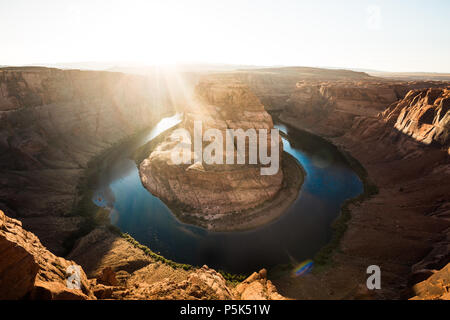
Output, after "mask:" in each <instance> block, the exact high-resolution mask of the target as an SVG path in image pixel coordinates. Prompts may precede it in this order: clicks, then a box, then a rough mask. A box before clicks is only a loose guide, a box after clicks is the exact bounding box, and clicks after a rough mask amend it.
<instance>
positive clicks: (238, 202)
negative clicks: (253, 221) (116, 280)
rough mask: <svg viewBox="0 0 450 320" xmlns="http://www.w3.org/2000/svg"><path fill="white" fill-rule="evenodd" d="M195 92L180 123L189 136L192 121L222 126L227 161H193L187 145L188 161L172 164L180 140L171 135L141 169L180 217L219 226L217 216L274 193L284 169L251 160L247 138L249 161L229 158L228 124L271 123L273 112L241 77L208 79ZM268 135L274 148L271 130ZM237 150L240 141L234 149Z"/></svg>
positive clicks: (247, 206)
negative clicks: (271, 170) (266, 168)
mask: <svg viewBox="0 0 450 320" xmlns="http://www.w3.org/2000/svg"><path fill="white" fill-rule="evenodd" d="M196 92H197V98H198V100H197V101H196V102H195V103H194V104H193V105H192V106H190V107H188V109H187V110H186V112H185V119H184V121H183V124H182V127H183V128H185V129H187V130H188V131H189V132H190V133H191V134H190V135H191V137H193V136H194V134H193V132H194V121H201V122H202V125H203V130H204V131H203V132H205V131H206V130H207V129H209V128H213V129H218V130H220V132H221V133H222V137H224V138H223V139H224V141H223V144H222V145H223V149H221V150H223V155H224V156H223V158H222V161H223V163H224V164H207V163H205V162H204V161H203V162H201V163H200V162H196V163H194V151H195V150H194V148H191V149H189V151H188V152H189V159H190V160H191V162H190V164H181V165H174V164H173V163H172V161H171V154H172V152H173V150H174V148H175V147H176V145H177V142H176V141H175V142H174V141H173V139H174V137H173V136H172V135H171V136H169V137H168V139H166V140H165V141H164V142H162V143H161V144H160V145H158V146H157V147H156V148H155V150H154V151H153V152H152V153H151V154H150V155H149V157H148V158H147V159H145V160H144V161H143V162H142V163H141V164H140V175H141V179H142V182H143V184H144V186H145V187H146V188H147V189H148V190H150V191H151V192H152V193H153V194H154V195H157V196H158V197H160V198H162V199H163V200H165V201H166V202H168V203H169V204H172V205H175V207H176V208H178V209H179V210H178V211H181V215H182V216H181V217H182V219H183V218H184V220H187V218H190V219H197V220H201V221H197V224H201V225H203V226H205V227H207V228H210V229H217V221H216V220H217V219H222V218H223V217H224V216H225V215H230V214H231V215H233V214H234V215H237V214H238V213H239V212H243V211H246V210H248V209H253V208H255V207H257V206H259V205H262V204H263V203H265V202H266V201H268V200H271V199H273V198H274V197H275V196H276V195H277V193H278V192H279V191H280V189H281V188H282V186H283V170H282V169H279V170H278V171H277V172H276V173H275V174H273V175H262V174H261V168H262V167H263V165H261V163H260V162H259V161H258V163H257V164H248V163H249V143H248V141H247V147H246V164H236V161H235V162H234V163H235V164H225V162H226V161H225V158H226V155H227V153H226V150H225V148H226V142H225V138H228V137H227V134H226V132H225V130H226V129H242V130H244V131H246V130H247V129H256V130H259V129H271V128H273V122H272V118H271V116H270V115H269V114H268V113H267V112H266V111H265V110H264V106H263V105H262V104H261V103H260V102H259V100H258V99H257V98H256V96H255V95H254V94H253V93H252V92H251V91H250V90H249V89H248V87H247V86H245V85H242V84H240V83H239V82H229V81H217V80H216V81H204V82H200V83H199V85H198V86H197V87H196ZM267 139H268V144H267V145H268V146H269V152H270V141H271V140H270V139H271V138H270V132H269V134H268V137H267ZM232 143H233V142H232ZM206 145H208V143H205V146H206ZM221 148H222V147H221ZM279 149H280V150H279V154H280V158H278V159H277V160H278V161H280V160H279V159H281V154H282V144H281V143H279ZM235 150H236V142H234V143H233V150H232V152H233V153H234V152H235ZM234 159H236V158H235V156H234ZM280 165H281V161H280ZM227 219H228V218H227ZM240 227H242V225H241V226H240Z"/></svg>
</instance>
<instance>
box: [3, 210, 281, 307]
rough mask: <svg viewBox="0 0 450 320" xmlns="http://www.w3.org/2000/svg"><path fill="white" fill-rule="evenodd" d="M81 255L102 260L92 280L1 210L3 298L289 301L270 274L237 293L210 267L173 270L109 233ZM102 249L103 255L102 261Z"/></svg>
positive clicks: (91, 240)
mask: <svg viewBox="0 0 450 320" xmlns="http://www.w3.org/2000/svg"><path fill="white" fill-rule="evenodd" d="M108 239H109V240H108ZM102 244H107V245H110V247H108V248H106V246H105V245H103V246H102ZM97 246H100V248H97ZM81 250H86V252H85V254H84V255H82V256H81V257H83V258H84V259H89V260H90V262H91V263H92V262H98V259H101V260H102V262H100V263H94V264H95V265H96V268H97V269H96V270H97V271H95V270H94V269H91V274H92V279H89V280H88V277H87V276H86V274H85V272H84V270H83V268H82V267H80V266H79V265H77V264H76V263H75V262H74V261H69V260H66V259H63V258H61V257H57V256H55V255H54V254H52V253H51V252H49V251H48V250H47V249H46V248H45V247H44V246H43V245H42V244H41V243H40V241H39V239H38V238H37V237H36V236H35V235H34V234H32V233H31V232H28V231H26V230H24V229H23V228H22V225H21V223H20V221H18V220H15V219H12V218H9V217H7V216H6V215H5V214H4V213H3V212H2V211H0V299H10V300H15V299H45V300H49V299H61V300H73V299H77V300H79V299H83V300H84V299H96V298H98V299H194V300H198V299H221V300H232V299H256V298H258V299H266V300H268V299H284V297H282V296H281V295H279V294H278V293H277V291H276V288H275V287H274V286H273V285H272V284H271V282H270V281H268V280H266V272H265V271H260V272H259V274H256V273H255V274H254V275H252V276H251V277H249V278H248V279H246V280H245V281H244V282H243V283H242V284H240V285H238V286H237V287H236V290H235V289H233V288H232V287H230V286H229V285H228V284H227V282H226V280H225V279H224V278H223V276H222V275H221V274H219V273H218V272H216V271H215V270H213V269H210V268H208V267H207V266H203V267H202V268H198V269H194V270H191V271H184V270H177V269H173V268H172V267H170V266H167V265H165V264H164V263H161V262H156V261H154V260H152V259H151V258H150V257H148V256H146V255H145V254H144V252H142V251H141V250H140V249H138V248H135V247H134V246H133V245H132V244H130V243H129V242H126V241H125V240H123V239H122V238H120V237H117V236H114V235H113V234H112V233H110V232H109V231H107V229H98V230H95V231H93V232H92V233H91V234H89V235H88V236H86V237H84V238H83V239H82V241H80V242H79V243H78V245H77V248H76V250H75V251H74V252H80V251H81ZM92 250H94V251H95V252H90V251H92ZM99 250H100V251H102V250H103V252H102V254H103V256H101V257H99V256H98V254H99ZM125 253H128V254H125ZM92 254H94V255H96V256H93V255H92ZM73 255H74V256H76V257H78V258H79V256H77V254H75V253H74V254H73ZM108 256H109V257H113V262H115V264H114V263H110V260H108V258H107V257H108ZM120 256H122V258H120ZM103 257H106V259H102V258H103ZM74 267H76V268H77V270H78V271H75V269H74ZM88 268H89V264H88ZM74 272H77V273H78V275H79V278H77V279H80V281H79V285H80V289H76V288H69V286H68V281H69V282H71V281H72V282H73V281H75V280H74V279H75V278H74V277H73V274H74ZM95 273H96V276H95V275H93V274H95ZM255 275H257V276H255Z"/></svg>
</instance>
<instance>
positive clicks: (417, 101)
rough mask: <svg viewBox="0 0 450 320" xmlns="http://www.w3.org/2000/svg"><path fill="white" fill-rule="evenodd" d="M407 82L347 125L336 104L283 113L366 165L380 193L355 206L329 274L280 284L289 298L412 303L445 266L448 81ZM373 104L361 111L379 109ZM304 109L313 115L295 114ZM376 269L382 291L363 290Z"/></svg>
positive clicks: (448, 253) (449, 256)
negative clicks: (396, 96)
mask: <svg viewBox="0 0 450 320" xmlns="http://www.w3.org/2000/svg"><path fill="white" fill-rule="evenodd" d="M337 85H338V84H337ZM404 85H405V86H408V84H406V83H405V84H404ZM410 85H411V86H412V89H413V90H411V91H409V92H408V91H407V92H406V93H405V96H404V97H402V98H401V99H400V100H399V101H397V102H394V103H392V104H390V105H386V109H385V110H384V111H383V112H382V113H379V114H378V115H376V116H373V115H367V114H362V112H359V114H356V112H351V113H349V117H348V118H347V121H341V122H339V121H336V119H339V116H338V115H336V114H335V113H336V109H335V106H336V104H329V105H328V106H329V107H330V108H331V111H329V112H328V113H323V112H317V109H316V108H314V107H313V106H312V105H310V104H308V103H305V104H304V105H303V106H304V107H302V106H301V104H298V105H297V107H296V108H298V110H297V109H295V110H297V111H296V112H295V113H294V112H292V110H291V111H289V113H286V114H282V119H283V120H285V121H286V122H288V123H290V124H291V125H293V126H296V127H298V128H300V129H305V128H306V129H307V130H309V131H311V132H313V133H316V134H320V135H323V136H328V137H333V138H331V141H333V142H334V143H335V144H336V145H338V146H339V147H340V148H341V149H342V150H345V151H346V152H348V153H350V154H351V155H352V156H353V157H355V158H356V159H358V160H359V161H360V162H361V163H362V164H363V165H364V167H365V168H366V169H367V171H368V175H369V177H370V179H371V180H372V181H373V182H374V183H375V184H376V185H377V186H378V188H379V193H378V194H377V195H375V196H372V197H371V198H370V199H368V200H365V201H364V202H362V203H359V204H358V205H354V206H351V207H350V209H351V215H352V218H351V220H350V221H349V223H348V229H347V232H346V234H345V236H344V237H343V239H342V241H341V244H340V250H339V251H338V252H335V253H334V255H333V261H334V267H333V269H332V271H329V272H323V273H320V274H318V275H315V276H312V275H308V276H306V277H303V278H301V279H295V280H294V281H292V280H291V279H289V280H285V281H283V280H277V281H275V283H276V285H277V287H278V288H279V290H280V291H281V292H282V293H283V294H284V295H287V296H291V297H297V298H307V297H308V298H311V297H316V298H326V299H330V298H332V299H339V298H346V299H348V298H358V299H364V298H370V299H374V298H378V299H393V298H408V297H411V295H414V293H413V292H412V291H411V289H410V288H411V286H413V285H414V284H415V283H417V282H418V281H422V280H425V279H426V278H427V277H429V276H430V275H432V274H433V273H434V272H435V270H440V269H442V268H444V267H445V266H446V264H448V261H449V259H450V251H449V249H448V248H449V240H448V239H449V231H450V224H449V220H448V218H449V208H450V198H449V193H448V190H450V184H449V183H450V179H449V178H450V163H449V153H448V146H449V138H448V128H449V111H448V106H447V104H448V92H449V90H448V87H447V86H448V84H445V83H440V84H439V83H433V85H432V88H428V89H419V90H417V89H414V88H416V87H421V86H425V85H428V84H427V83H411V84H410ZM439 85H440V86H441V88H436V87H438V86H439ZM312 90H315V89H312ZM357 92H359V90H357ZM351 96H355V95H351ZM352 99H353V98H352ZM327 101H329V100H327ZM370 101H371V100H368V101H366V102H365V107H364V108H372V109H374V110H376V109H378V108H379V107H378V104H374V105H372V104H371V103H370ZM321 106H322V107H324V106H326V104H322V105H321ZM297 112H298V113H297ZM302 112H304V114H306V115H307V116H310V118H309V119H307V120H305V117H303V116H299V117H297V114H302ZM288 115H289V116H288ZM310 119H315V120H314V121H312V120H310ZM371 264H375V265H379V266H380V267H381V270H382V282H383V285H382V290H377V291H369V290H367V288H366V287H365V280H366V278H367V276H366V274H365V270H366V268H367V266H368V265H371ZM439 274H440V275H441V276H442V275H443V274H445V272H443V273H439ZM436 277H437V276H436ZM344 279H347V281H344ZM430 279H431V278H430ZM287 283H290V284H289V285H287ZM325 283H326V284H327V285H324V284H325ZM433 283H435V284H433V286H434V285H436V282H433ZM424 286H426V285H423V286H420V285H419V286H418V287H417V288H423V287H424ZM300 288H301V289H300ZM415 288H416V287H415ZM417 288H416V289H417ZM440 288H441V291H442V290H444V289H443V288H445V285H444V284H442V283H441V287H440ZM417 290H419V289H417ZM420 290H422V289H420ZM423 290H425V289H423ZM423 290H422V291H421V292H423ZM433 290H435V289H433Z"/></svg>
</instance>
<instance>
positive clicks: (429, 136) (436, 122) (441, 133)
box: [383, 87, 450, 146]
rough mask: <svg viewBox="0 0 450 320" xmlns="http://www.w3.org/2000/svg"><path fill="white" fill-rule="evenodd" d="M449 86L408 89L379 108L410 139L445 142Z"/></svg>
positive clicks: (448, 123)
mask: <svg viewBox="0 0 450 320" xmlns="http://www.w3.org/2000/svg"><path fill="white" fill-rule="evenodd" d="M449 110H450V87H449V88H448V89H439V88H432V89H425V90H412V91H410V92H408V94H407V95H406V96H405V97H404V98H403V99H402V100H401V101H400V102H398V103H395V104H393V105H391V106H390V107H389V108H388V109H387V110H386V111H384V112H383V117H384V118H385V119H386V120H387V121H388V122H389V121H391V122H394V121H395V124H394V127H395V129H397V130H399V131H401V132H402V133H404V134H405V135H407V136H409V137H411V138H413V139H414V140H416V141H418V142H421V143H424V144H426V145H430V144H432V143H437V144H439V145H442V146H444V145H447V144H449V141H450V138H449V132H450V113H449V112H448V111H449Z"/></svg>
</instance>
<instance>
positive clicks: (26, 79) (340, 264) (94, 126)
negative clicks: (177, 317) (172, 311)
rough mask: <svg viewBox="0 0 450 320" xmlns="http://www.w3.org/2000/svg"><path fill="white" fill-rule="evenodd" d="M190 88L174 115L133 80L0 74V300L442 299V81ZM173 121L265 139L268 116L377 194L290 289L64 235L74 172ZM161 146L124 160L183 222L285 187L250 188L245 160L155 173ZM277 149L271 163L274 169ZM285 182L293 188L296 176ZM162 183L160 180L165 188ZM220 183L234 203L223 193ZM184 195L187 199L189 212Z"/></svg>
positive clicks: (212, 79)
mask: <svg viewBox="0 0 450 320" xmlns="http://www.w3.org/2000/svg"><path fill="white" fill-rule="evenodd" d="M195 78H197V77H195ZM198 79H199V83H200V85H199V86H197V92H196V94H197V96H198V97H199V98H200V99H201V100H202V103H201V104H200V105H201V106H202V108H200V109H195V108H194V109H186V106H185V105H184V104H183V103H184V102H185V101H184V100H183V99H182V97H180V98H177V99H176V100H174V99H173V98H171V97H173V96H174V95H171V94H170V88H165V89H164V90H156V89H155V84H154V83H153V82H149V80H148V79H147V78H145V77H141V76H137V75H127V74H122V73H113V72H94V71H76V70H68V71H62V70H57V69H47V68H3V69H0V89H1V90H0V93H1V94H0V110H1V111H0V132H1V140H0V149H1V153H0V164H1V169H0V179H1V180H0V210H2V211H3V212H4V213H6V215H5V214H4V213H3V212H1V213H0V255H1V259H0V296H1V297H2V298H12V299H16V298H30V299H32V298H41V299H42V298H44V299H51V298H54V299H75V298H76V299H96V298H97V299H105V298H112V299H201V298H203V299H208V298H213V299H283V298H284V297H288V298H294V299H314V298H320V299H355V298H356V299H399V298H412V297H414V299H430V298H432V299H437V298H445V297H448V287H449V281H450V279H449V278H450V277H449V276H448V265H449V261H450V250H449V248H450V220H449V218H450V217H449V208H450V198H449V192H448V190H450V185H449V183H450V179H449V175H450V164H449V155H450V149H449V147H450V145H449V143H450V142H449V138H448V136H449V129H450V128H449V126H450V122H449V118H450V115H449V112H448V110H449V108H450V104H449V103H450V87H449V83H448V82H439V81H399V80H386V79H382V78H376V77H371V76H369V75H367V74H365V73H361V72H352V71H345V70H325V69H315V68H278V69H261V70H239V71H234V72H227V73H220V74H219V73H218V74H207V75H199V76H198ZM178 99H179V100H178ZM198 105H199V104H197V106H198ZM177 110H182V111H183V112H185V118H184V121H183V124H182V125H183V126H184V127H186V128H192V122H193V120H194V119H199V117H205V115H207V116H206V118H204V119H203V120H205V121H206V122H208V121H210V122H211V124H213V125H214V126H216V125H219V124H221V125H222V126H223V128H226V127H231V128H234V127H240V128H242V127H243V128H246V127H253V128H260V127H261V128H262V127H264V128H271V127H273V121H272V117H277V118H278V119H280V120H281V121H282V122H283V123H286V124H288V125H290V126H292V127H295V128H298V129H300V130H304V131H308V132H310V133H313V134H316V135H319V136H321V137H324V138H325V139H327V140H329V141H331V142H332V143H333V144H335V145H336V146H337V147H338V148H339V149H340V150H341V151H342V153H343V154H346V155H351V157H353V158H355V159H356V160H357V161H359V163H361V164H362V165H363V166H364V168H365V169H366V170H367V175H368V178H367V179H368V180H370V182H371V183H373V184H375V185H376V186H377V189H378V192H370V196H368V197H366V198H365V199H364V201H354V202H352V203H350V204H349V205H348V209H349V210H350V213H351V217H350V218H349V219H348V221H347V222H346V228H345V229H346V231H345V233H344V234H343V235H342V238H341V239H340V241H339V246H338V248H335V249H334V250H332V251H331V252H330V253H329V258H328V259H327V261H328V263H327V264H326V265H324V266H323V267H322V268H321V270H319V268H318V270H317V271H315V272H313V273H310V274H308V275H306V276H303V277H298V278H292V277H291V276H290V273H288V272H285V273H281V274H278V275H276V276H275V273H273V275H272V274H271V270H269V271H268V272H267V271H266V270H264V269H263V270H261V271H259V272H255V273H253V274H252V275H251V276H250V277H248V278H247V279H246V280H245V281H243V282H240V283H239V284H234V285H231V284H229V283H227V281H226V280H225V279H224V278H223V276H222V275H221V274H220V273H218V272H216V271H215V270H213V269H210V268H208V267H207V266H204V267H201V268H195V267H188V266H184V267H183V266H182V265H178V264H174V263H171V262H168V261H166V260H164V259H162V258H161V257H159V256H157V255H154V254H151V253H149V250H148V249H146V248H143V247H142V246H140V245H139V244H138V243H136V242H135V241H133V240H132V239H130V238H128V237H124V236H123V235H120V233H118V232H117V230H114V229H113V228H110V227H109V226H108V225H107V224H106V225H103V223H98V224H96V225H95V227H94V228H91V229H89V230H87V231H86V232H84V233H82V234H78V233H77V231H78V230H79V228H80V225H82V224H83V222H84V221H86V220H88V219H89V218H88V217H86V216H83V215H79V214H72V209H73V207H74V205H75V204H76V203H77V202H78V201H79V200H80V199H79V196H78V195H79V192H78V190H77V186H79V182H80V179H81V180H82V179H83V177H84V174H85V172H86V171H87V169H88V168H89V163H90V162H91V161H92V160H93V159H95V156H96V155H98V154H100V153H101V152H102V151H104V150H107V149H109V148H111V147H112V146H113V145H114V144H117V143H118V142H119V141H121V140H123V139H127V138H130V137H132V136H133V135H136V134H138V133H139V131H140V130H143V129H145V128H146V127H149V126H151V125H152V124H154V123H155V122H156V121H157V120H158V119H160V118H161V117H162V116H163V115H165V114H168V113H171V112H174V111H177ZM169 147H170V145H169V144H168V142H167V141H162V142H161V145H160V146H159V147H156V148H155V149H154V150H152V152H151V153H149V154H147V155H145V157H144V158H148V159H147V160H144V161H143V162H142V163H141V164H140V170H141V171H142V172H143V173H144V174H143V175H142V176H141V178H142V180H143V184H144V185H145V186H146V187H147V188H148V189H149V190H151V191H152V192H155V193H156V194H158V195H159V196H161V197H162V198H166V200H167V201H168V202H172V201H175V202H176V201H179V202H181V203H183V204H185V205H186V204H187V205H188V209H189V210H188V211H191V212H192V211H195V210H204V211H205V212H206V214H207V215H208V214H209V215H215V214H216V213H219V214H224V215H225V217H226V216H227V214H229V213H231V212H236V211H241V210H242V211H244V212H245V210H247V209H249V208H253V207H255V206H256V207H257V206H259V205H261V204H264V203H265V202H266V201H268V200H272V201H273V199H274V197H276V195H277V194H279V193H280V192H279V191H280V190H281V189H282V188H283V181H284V180H286V178H285V171H283V170H280V171H279V173H278V174H277V175H274V176H267V178H264V176H260V175H259V174H256V173H255V171H256V170H257V171H258V173H259V169H260V168H259V167H254V166H253V167H252V166H249V165H244V166H242V167H239V168H230V167H227V166H225V168H224V169H222V166H220V168H218V167H216V166H212V167H211V168H199V167H198V166H196V165H194V166H193V167H192V168H191V169H189V170H186V169H187V168H184V167H177V166H175V167H168V166H166V165H165V159H166V158H165V156H166V155H165V153H164V151H165V149H166V148H169ZM280 154H282V161H285V160H286V158H287V159H288V161H289V157H287V156H286V154H285V153H280ZM166 160H167V159H166ZM291 160H292V159H291ZM291 163H292V162H291ZM286 166H287V165H286V163H285V164H284V167H286ZM205 170H206V171H211V173H212V174H213V175H229V176H230V177H231V178H230V179H221V180H220V181H221V182H222V184H221V185H220V186H219V187H218V189H217V190H215V189H213V190H208V189H211V188H212V187H213V186H212V184H211V183H210V182H211V180H208V178H205V177H204V175H205V174H207V173H205ZM220 170H224V171H223V172H220ZM218 171H219V172H218ZM294 171H295V170H294ZM290 172H291V171H290ZM301 174H302V173H301V172H300V173H298V176H297V178H296V179H294V180H296V181H298V180H301ZM175 177H176V178H175ZM215 177H216V176H215ZM151 179H154V180H151ZM205 179H206V180H205ZM213 179H215V178H213ZM166 181H171V182H172V183H171V184H170V186H169V187H168V186H166V184H165V183H166ZM224 181H225V182H227V183H228V184H225V183H224ZM233 181H234V182H236V181H237V182H240V183H239V184H237V185H236V184H233ZM261 186H264V187H261ZM163 187H164V188H163ZM298 187H299V186H297V188H298ZM196 188H197V189H196ZM235 188H240V189H239V194H241V195H245V197H242V198H237V197H236V196H235V193H233V190H235ZM192 190H196V191H192ZM209 191H212V192H209ZM365 191H366V192H367V193H369V192H368V190H365ZM294 193H295V192H294ZM194 194H195V195H198V194H202V195H203V198H201V199H198V197H197V199H198V201H196V202H192V199H196V197H194ZM216 194H220V195H221V198H217V197H216V196H214V195H216ZM183 196H185V197H184V198H183ZM230 199H232V200H231V201H230ZM200 200H201V201H200ZM284 202H286V201H284ZM287 203H289V201H287ZM214 205H215V206H218V207H214ZM221 210H222V211H221ZM266 211H267V210H266ZM269 211H270V210H269ZM205 212H204V213H205ZM204 213H203V214H204ZM97 214H99V215H101V212H97ZM99 218H101V217H99ZM224 220H226V219H224ZM196 223H198V221H196ZM208 223H210V222H207V223H206V224H204V225H203V226H204V227H208ZM237 223H238V224H242V221H239V220H237ZM262 223H267V221H262ZM200 224H201V222H200ZM219 224H220V223H219ZM235 224H236V223H235ZM216 227H217V226H216ZM210 228H212V229H214V228H215V227H214V226H213V225H211V226H210ZM221 228H226V226H225V227H224V224H222V225H221V226H219V227H218V229H221ZM25 230H27V231H25ZM30 231H31V232H30ZM70 235H77V238H76V239H75V240H76V241H75V242H74V243H73V246H71V248H70V252H69V253H68V252H67V248H65V246H64V245H63V244H64V241H65V240H66V239H67V237H68V236H70ZM67 253H68V254H67ZM56 255H60V256H62V255H64V257H65V258H61V257H58V256H56ZM66 259H67V260H66ZM73 264H78V265H81V267H82V273H81V278H82V281H81V283H82V288H81V289H80V290H76V289H68V288H67V287H66V286H65V285H64V284H65V279H66V278H67V277H68V276H69V275H68V274H67V271H66V270H67V267H68V266H69V265H73ZM371 264H376V265H379V266H380V267H381V270H382V289H381V290H377V291H369V290H367V288H366V287H365V280H366V273H365V270H366V268H367V266H368V265H371ZM25 274H26V275H27V276H26V277H24V276H23V275H25ZM7 279H22V280H21V281H13V282H8V283H6V282H5V281H11V280H7ZM268 279H270V280H268ZM12 285H14V287H11V288H13V289H11V290H6V291H3V290H4V288H6V286H8V287H9V286H12Z"/></svg>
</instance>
